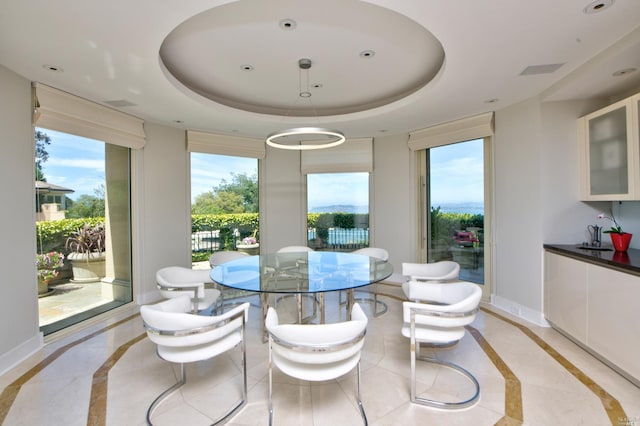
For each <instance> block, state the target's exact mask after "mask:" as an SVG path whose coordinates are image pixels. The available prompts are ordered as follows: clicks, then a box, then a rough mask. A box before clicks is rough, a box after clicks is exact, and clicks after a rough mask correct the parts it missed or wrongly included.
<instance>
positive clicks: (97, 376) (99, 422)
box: [87, 333, 147, 426]
mask: <svg viewBox="0 0 640 426" xmlns="http://www.w3.org/2000/svg"><path fill="white" fill-rule="evenodd" d="M145 337H147V333H142V334H141V335H139V336H138V337H136V338H135V339H131V340H129V341H128V342H127V343H125V344H124V345H122V346H120V347H119V348H118V349H116V351H115V352H114V353H113V354H111V356H110V357H109V358H108V359H107V360H106V361H105V362H104V364H102V365H101V366H100V368H98V369H97V370H96V372H95V373H93V382H92V383H91V397H90V398H89V414H88V416H87V426H103V425H106V424H107V385H108V383H109V370H111V367H113V366H114V365H116V363H117V362H118V361H119V360H120V358H122V355H124V354H125V352H127V350H129V348H130V347H131V346H133V345H135V344H136V343H138V342H139V341H140V340H142V339H144V338H145Z"/></svg>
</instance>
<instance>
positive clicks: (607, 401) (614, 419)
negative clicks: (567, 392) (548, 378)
mask: <svg viewBox="0 0 640 426" xmlns="http://www.w3.org/2000/svg"><path fill="white" fill-rule="evenodd" d="M481 309H482V310H483V311H484V312H486V313H487V314H489V315H492V316H494V317H496V318H499V319H501V320H502V321H505V322H507V323H509V324H511V325H513V326H514V327H517V328H519V329H520V331H522V332H523V333H524V334H525V335H527V336H528V337H529V338H530V339H531V340H533V341H534V342H535V343H536V344H537V345H538V346H540V347H541V348H542V349H543V350H544V351H545V352H547V354H549V355H550V356H551V357H552V358H553V359H555V360H556V361H557V362H558V363H559V364H560V365H562V366H563V367H564V368H565V369H566V370H567V371H568V372H569V373H571V374H572V375H573V376H574V377H575V378H576V379H578V380H579V381H580V382H581V383H582V384H583V385H585V386H586V387H587V388H588V389H589V390H590V391H591V392H593V393H594V394H595V395H596V396H597V397H598V398H600V401H601V403H602V406H603V407H604V409H605V411H606V412H607V416H608V417H609V420H610V421H611V424H612V425H613V426H617V425H619V424H620V419H627V418H628V417H627V415H626V414H625V412H624V409H623V408H622V406H621V405H620V403H619V402H618V400H617V399H615V398H614V397H613V396H612V395H611V394H609V393H608V392H607V391H605V390H604V389H602V388H601V387H600V386H599V385H598V384H597V383H596V382H594V381H593V380H592V379H591V378H590V377H589V376H587V375H586V374H585V373H584V372H583V371H582V370H580V369H579V368H578V367H576V366H575V365H573V364H572V363H571V362H570V361H569V360H568V359H566V358H565V357H563V356H562V355H560V353H558V351H556V350H555V349H553V348H552V347H551V346H550V345H549V344H548V343H547V342H545V341H544V340H542V339H541V338H540V336H538V335H537V334H535V333H534V332H533V331H531V330H530V329H529V328H528V327H526V326H524V325H522V324H519V323H517V322H515V321H512V320H510V319H508V318H506V317H504V316H502V315H500V314H497V313H495V312H492V311H490V310H489V309H486V308H481Z"/></svg>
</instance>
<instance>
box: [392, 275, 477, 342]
mask: <svg viewBox="0 0 640 426" xmlns="http://www.w3.org/2000/svg"><path fill="white" fill-rule="evenodd" d="M424 287H425V289H424V290H425V292H426V294H425V295H424V296H425V298H426V299H427V300H429V302H420V303H414V302H403V304H402V307H403V326H402V334H403V335H404V336H405V337H410V336H411V330H410V329H411V313H412V311H413V313H414V322H415V338H416V341H419V342H430V343H450V342H453V341H457V340H460V339H461V338H462V336H464V333H465V329H464V326H465V325H467V324H471V323H472V322H473V320H474V319H475V317H476V313H477V311H478V305H479V304H480V298H481V297H482V290H481V289H480V287H479V286H478V285H476V284H474V283H471V282H464V281H461V282H455V283H446V284H443V283H433V284H429V285H425V286H424Z"/></svg>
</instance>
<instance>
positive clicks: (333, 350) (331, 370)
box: [265, 303, 368, 381]
mask: <svg viewBox="0 0 640 426" xmlns="http://www.w3.org/2000/svg"><path fill="white" fill-rule="evenodd" d="M351 315H352V316H351V320H350V321H346V322H341V323H333V324H279V323H278V314H277V313H276V310H275V309H273V307H271V308H269V311H268V313H267V318H266V319H265V327H266V328H267V331H268V332H269V339H270V348H271V350H272V361H273V364H274V365H276V366H277V367H278V368H279V369H280V370H281V371H282V372H283V373H285V374H287V375H288V376H291V377H295V378H297V379H301V380H308V381H321V380H330V379H335V378H337V377H340V376H343V375H344V374H346V373H348V372H349V371H351V370H353V368H354V367H355V366H356V365H357V364H358V361H359V360H360V353H361V350H362V346H363V345H364V335H365V332H366V328H367V322H368V319H367V316H366V315H365V314H364V312H363V311H362V308H361V307H360V305H358V304H357V303H356V304H354V306H353V310H352V314H351ZM319 348H321V349H322V350H318V349H319Z"/></svg>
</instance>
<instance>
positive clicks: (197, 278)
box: [156, 266, 212, 299]
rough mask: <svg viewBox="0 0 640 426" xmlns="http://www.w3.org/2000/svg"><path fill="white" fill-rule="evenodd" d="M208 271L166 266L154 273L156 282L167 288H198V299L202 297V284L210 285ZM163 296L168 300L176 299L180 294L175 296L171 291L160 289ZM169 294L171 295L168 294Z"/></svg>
mask: <svg viewBox="0 0 640 426" xmlns="http://www.w3.org/2000/svg"><path fill="white" fill-rule="evenodd" d="M209 272H210V271H209V270H208V269H189V268H184V267H182V266H167V267H165V268H161V269H158V271H157V272H156V282H157V283H158V284H159V285H160V286H162V287H167V288H180V287H198V297H200V298H201V297H204V283H210V282H212V281H211V278H210V277H209ZM160 291H161V292H162V294H163V296H164V297H166V298H167V299H168V298H171V297H176V296H178V295H180V294H177V295H176V294H175V293H173V292H171V291H166V290H163V289H160ZM169 293H171V294H169Z"/></svg>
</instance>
